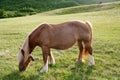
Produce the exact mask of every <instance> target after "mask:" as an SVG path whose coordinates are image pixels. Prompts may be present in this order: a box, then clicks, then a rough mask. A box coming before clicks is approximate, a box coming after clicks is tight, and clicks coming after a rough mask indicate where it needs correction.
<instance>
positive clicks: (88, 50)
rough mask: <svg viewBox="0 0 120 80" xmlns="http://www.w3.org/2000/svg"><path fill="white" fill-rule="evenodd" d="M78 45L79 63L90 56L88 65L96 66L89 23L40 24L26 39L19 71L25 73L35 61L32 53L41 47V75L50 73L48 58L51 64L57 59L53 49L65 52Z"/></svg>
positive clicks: (20, 52)
mask: <svg viewBox="0 0 120 80" xmlns="http://www.w3.org/2000/svg"><path fill="white" fill-rule="evenodd" d="M76 42H77V43H78V49H79V54H78V58H77V61H78V62H82V61H83V60H84V56H86V55H89V63H88V65H89V66H91V65H94V64H95V61H94V57H93V48H92V25H91V23H90V22H89V21H78V20H76V21H68V22H64V23H59V24H48V23H43V24H40V25H39V26H38V27H37V28H35V29H34V30H33V31H32V32H31V33H30V34H29V35H28V36H27V37H26V39H25V41H24V43H23V45H22V47H21V49H20V50H19V53H18V61H19V65H18V67H19V71H25V70H26V68H27V66H28V65H29V63H30V61H34V58H33V57H32V55H31V53H32V51H33V49H34V48H35V47H36V46H39V47H41V49H42V53H43V62H44V65H43V67H42V69H41V70H40V72H41V73H43V72H47V71H48V58H49V60H50V63H51V64H55V59H54V57H53V54H52V53H51V49H58V50H65V49H68V48H70V47H72V46H73V45H74V44H75V43H76Z"/></svg>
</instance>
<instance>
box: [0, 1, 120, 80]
mask: <svg viewBox="0 0 120 80" xmlns="http://www.w3.org/2000/svg"><path fill="white" fill-rule="evenodd" d="M104 5H105V6H107V5H108V6H109V7H110V6H112V5H116V7H115V8H110V9H109V8H107V9H103V10H101V8H100V10H95V11H91V12H90V11H86V10H85V11H84V13H79V12H78V13H77V12H75V13H76V14H72V12H70V13H71V14H67V15H66V14H65V15H64V14H62V15H47V14H46V13H45V14H44V13H42V14H37V15H32V16H25V17H17V18H8V19H7V18H6V19H0V45H1V46H0V80H119V79H120V57H119V56H120V50H119V49H120V37H119V34H120V6H119V5H120V2H117V3H111V5H109V4H104ZM88 6H89V5H88ZM92 6H93V5H92ZM81 7H82V6H81ZM96 7H97V5H96ZM61 12H62V11H61ZM51 13H53V11H52V12H51ZM73 13H74V12H73ZM70 20H84V21H90V22H91V23H92V24H93V48H94V57H95V61H96V64H95V65H94V66H92V67H88V66H87V62H88V59H87V60H86V62H85V63H76V62H75V60H76V58H77V56H78V48H77V44H76V45H74V46H73V47H72V48H70V49H68V50H64V51H61V52H59V51H57V50H52V52H53V55H54V57H55V60H56V64H55V65H49V71H48V72H47V73H43V74H41V73H39V70H40V68H42V66H43V61H42V52H41V49H40V48H39V47H36V48H35V50H34V51H33V53H32V54H33V56H34V58H35V61H34V62H31V64H30V66H29V67H28V68H27V70H26V71H25V72H19V71H18V63H17V61H16V56H17V53H18V51H19V47H20V45H22V43H23V41H24V39H25V38H26V36H27V35H28V34H29V33H30V32H31V31H32V30H33V29H34V28H35V27H36V26H37V25H39V24H40V23H43V22H47V23H62V22H65V21H70Z"/></svg>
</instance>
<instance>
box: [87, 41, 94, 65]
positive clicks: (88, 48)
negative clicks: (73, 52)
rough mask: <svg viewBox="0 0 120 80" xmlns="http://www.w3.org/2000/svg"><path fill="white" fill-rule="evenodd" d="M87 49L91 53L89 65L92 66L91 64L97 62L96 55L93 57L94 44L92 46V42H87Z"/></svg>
mask: <svg viewBox="0 0 120 80" xmlns="http://www.w3.org/2000/svg"><path fill="white" fill-rule="evenodd" d="M85 51H86V52H87V51H88V53H89V54H90V56H89V63H88V65H89V66H91V65H94V64H95V61H94V57H93V53H92V52H93V50H92V46H91V43H90V42H85Z"/></svg>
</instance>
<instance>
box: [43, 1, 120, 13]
mask: <svg viewBox="0 0 120 80" xmlns="http://www.w3.org/2000/svg"><path fill="white" fill-rule="evenodd" d="M119 8H120V1H118V2H111V3H102V4H91V5H82V6H75V7H68V8H61V9H56V10H52V11H48V12H45V13H43V14H47V15H64V14H73V13H84V12H95V11H103V10H111V9H119Z"/></svg>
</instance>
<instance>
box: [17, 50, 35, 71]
mask: <svg viewBox="0 0 120 80" xmlns="http://www.w3.org/2000/svg"><path fill="white" fill-rule="evenodd" d="M18 60H19V71H25V70H26V68H27V66H28V64H29V63H30V61H31V60H32V61H34V59H33V57H32V56H31V55H30V54H26V53H25V51H24V50H23V49H20V52H19V54H18Z"/></svg>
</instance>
